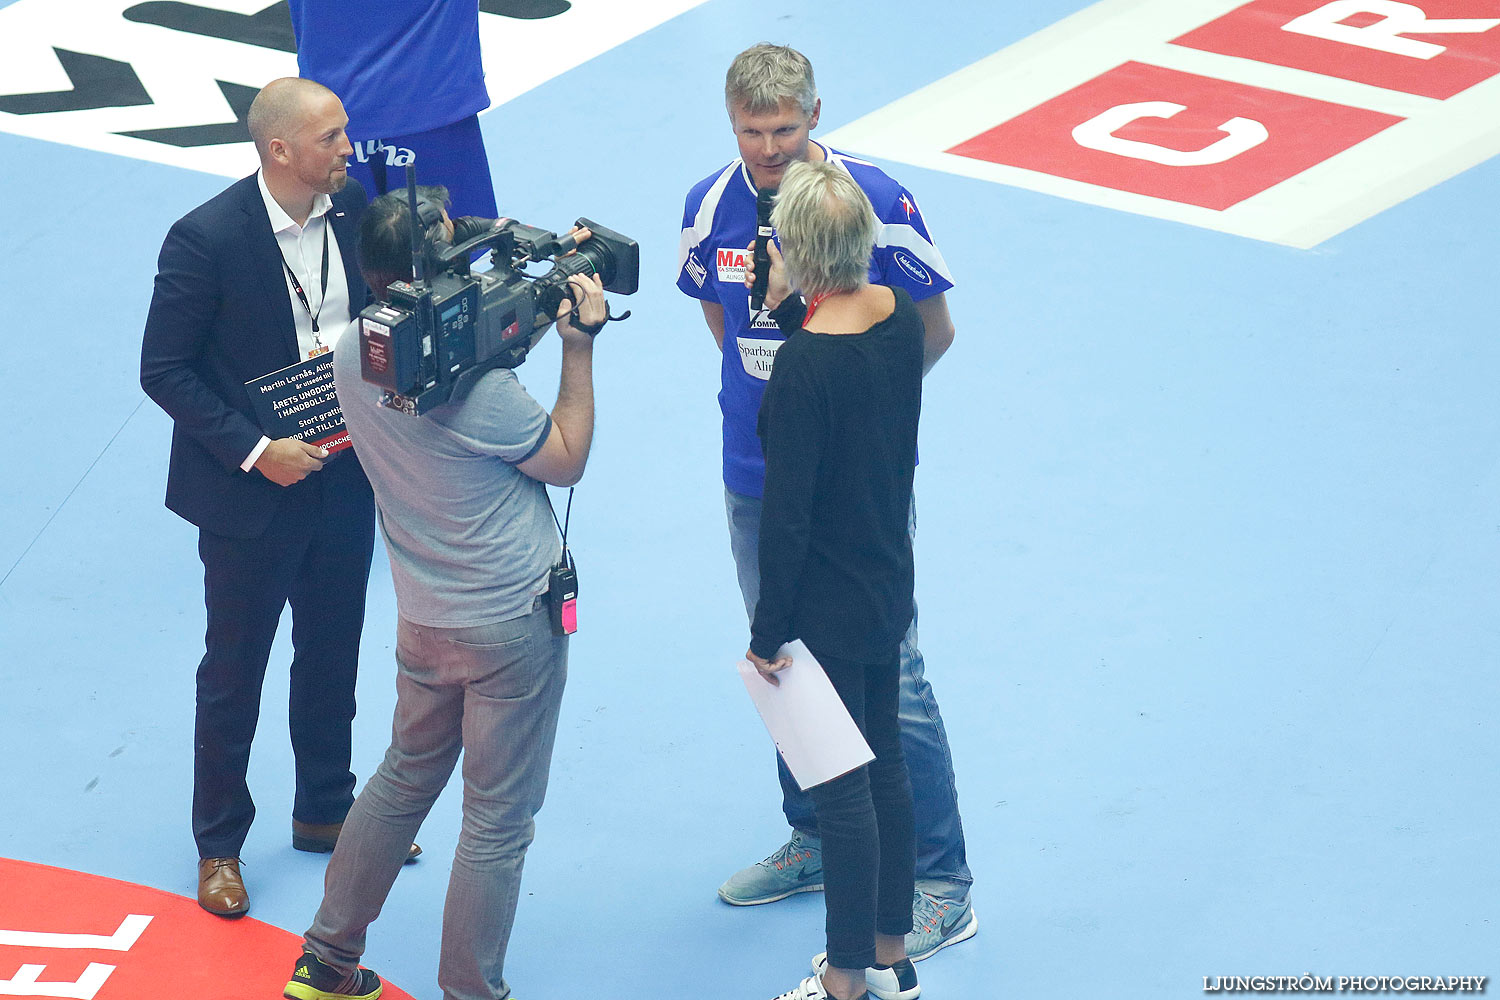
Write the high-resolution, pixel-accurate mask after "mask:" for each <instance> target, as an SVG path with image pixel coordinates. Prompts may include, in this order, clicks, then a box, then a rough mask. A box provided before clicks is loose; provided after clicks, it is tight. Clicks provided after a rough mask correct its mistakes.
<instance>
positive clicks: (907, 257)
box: [892, 250, 932, 285]
mask: <svg viewBox="0 0 1500 1000" xmlns="http://www.w3.org/2000/svg"><path fill="white" fill-rule="evenodd" d="M892 256H893V257H894V259H895V261H896V266H897V267H899V268H901V270H903V271H905V272H906V273H907V274H909V275H911V277H912V278H913V279H914V280H916V281H920V282H921V283H922V284H924V285H930V284H932V272H930V271H928V270H927V268H925V267H923V266H922V265H921V264H920V263H918V261H917V259H916V258H915V257H913V256H912V255H911V254H909V253H907V252H906V251H905V250H897V251H896V252H895V253H894V254H893V255H892Z"/></svg>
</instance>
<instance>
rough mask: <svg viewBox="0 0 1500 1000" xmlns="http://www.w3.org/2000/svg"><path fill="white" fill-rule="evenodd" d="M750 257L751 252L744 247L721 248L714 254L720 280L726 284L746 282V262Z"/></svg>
mask: <svg viewBox="0 0 1500 1000" xmlns="http://www.w3.org/2000/svg"><path fill="white" fill-rule="evenodd" d="M749 257H750V251H748V250H746V249H745V248H744V247H738V248H736V247H719V248H718V250H716V251H715V252H714V260H715V262H716V263H717V265H718V270H719V280H720V281H721V282H726V283H734V282H743V281H744V280H745V261H746V260H747V259H749Z"/></svg>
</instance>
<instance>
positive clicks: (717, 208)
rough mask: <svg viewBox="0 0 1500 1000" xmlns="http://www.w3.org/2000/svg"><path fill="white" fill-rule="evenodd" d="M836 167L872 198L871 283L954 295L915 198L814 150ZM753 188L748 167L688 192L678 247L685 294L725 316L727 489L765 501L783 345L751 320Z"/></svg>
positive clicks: (884, 178) (761, 318) (722, 396)
mask: <svg viewBox="0 0 1500 1000" xmlns="http://www.w3.org/2000/svg"><path fill="white" fill-rule="evenodd" d="M813 145H815V146H817V147H818V148H819V149H820V150H822V151H823V155H824V156H825V157H826V158H827V159H828V161H829V162H831V163H835V164H837V165H839V166H841V167H843V168H844V169H845V170H847V171H848V172H849V175H850V176H851V177H853V178H854V181H855V183H856V184H858V185H859V186H860V187H861V188H862V189H863V190H864V192H865V195H866V196H868V197H869V199H870V204H871V205H873V206H874V208H875V216H876V218H877V219H879V221H880V228H879V230H878V231H877V233H876V237H875V251H874V253H873V255H872V256H871V258H870V281H871V282H872V283H874V284H880V285H888V286H890V287H893V288H904V289H906V291H907V292H908V293H909V294H910V295H911V297H912V299H913V300H914V301H918V302H920V301H921V300H922V299H926V298H930V297H932V296H934V295H938V294H941V293H942V292H946V291H947V290H948V289H950V288H952V287H953V275H952V274H951V273H950V272H949V270H948V265H947V263H945V262H944V260H943V255H942V254H941V253H939V252H938V249H937V247H935V246H933V244H932V237H931V236H930V235H929V234H928V232H927V223H926V222H925V221H923V219H922V213H921V211H920V210H919V209H918V208H917V202H916V199H914V198H913V197H912V196H911V193H910V192H909V191H907V190H906V189H905V188H904V187H902V186H901V185H900V184H898V183H897V182H896V181H895V180H893V179H892V178H891V177H889V176H888V175H887V174H886V173H885V172H884V171H883V170H881V169H880V168H879V167H877V166H875V165H874V164H873V163H866V162H865V161H864V160H859V159H855V158H854V157H852V156H848V155H846V154H844V153H840V152H838V151H837V150H834V149H830V148H829V147H827V146H824V145H822V144H821V143H817V142H814V143H813ZM755 194H756V190H755V182H754V181H753V180H751V178H750V171H749V170H748V169H747V168H746V167H745V164H744V161H743V160H735V161H734V162H733V163H731V164H729V165H728V166H727V167H724V168H723V169H722V170H717V171H715V172H714V173H712V174H710V175H709V176H707V177H705V178H704V179H703V180H701V181H699V182H698V183H697V184H695V185H693V189H692V190H691V191H689V192H688V196H687V205H686V207H685V209H684V210H683V213H682V242H681V244H680V245H679V247H678V261H677V266H678V274H677V287H678V288H680V289H682V290H683V291H684V292H686V293H687V294H688V295H691V296H692V297H693V298H695V299H702V300H703V301H705V302H717V303H718V304H719V305H721V306H722V307H723V308H724V357H723V363H722V366H721V387H720V390H719V408H720V410H722V411H723V414H724V485H725V486H727V487H728V488H729V489H730V490H732V491H733V492H735V493H739V494H741V495H744V496H750V497H759V496H760V495H761V492H762V484H763V481H764V479H765V471H766V466H765V458H764V456H763V455H762V454H761V450H760V439H759V438H758V437H757V436H756V433H755V420H756V416H757V415H758V414H759V413H760V400H761V396H762V395H763V394H764V392H765V389H766V380H767V379H769V378H770V377H771V365H772V363H773V361H774V360H775V357H776V351H777V349H778V348H779V347H780V346H781V345H782V344H783V343H784V342H785V339H786V338H784V337H783V336H782V335H781V331H780V330H779V329H777V326H776V324H775V323H774V322H772V321H771V319H770V317H769V316H767V315H766V312H765V310H762V311H761V313H760V314H759V315H757V316H754V317H752V316H751V315H750V292H749V290H748V289H746V288H745V283H744V281H745V258H746V257H747V256H748V255H749V251H747V250H746V247H748V246H749V245H750V242H751V240H753V239H754V238H755Z"/></svg>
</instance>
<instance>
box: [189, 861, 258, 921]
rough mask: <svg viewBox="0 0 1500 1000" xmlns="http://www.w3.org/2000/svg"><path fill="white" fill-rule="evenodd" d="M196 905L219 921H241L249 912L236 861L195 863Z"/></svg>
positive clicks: (247, 897) (246, 893) (238, 864)
mask: <svg viewBox="0 0 1500 1000" xmlns="http://www.w3.org/2000/svg"><path fill="white" fill-rule="evenodd" d="M198 905H199V906H201V907H203V908H204V909H205V910H207V911H208V912H209V913H212V914H214V915H216V916H220V917H243V916H244V915H245V914H246V913H247V912H248V911H249V909H250V894H249V893H248V892H246V891H245V880H244V879H242V878H240V859H239V858H200V859H199V860H198Z"/></svg>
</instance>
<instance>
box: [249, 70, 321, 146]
mask: <svg viewBox="0 0 1500 1000" xmlns="http://www.w3.org/2000/svg"><path fill="white" fill-rule="evenodd" d="M329 98H332V99H333V100H335V101H337V100H338V97H337V96H335V94H334V93H333V91H331V90H329V89H328V88H327V87H325V86H323V85H322V84H321V83H316V82H314V81H312V80H303V79H301V78H299V77H295V76H284V77H282V78H281V79H279V80H272V81H271V82H270V83H268V84H266V85H265V86H264V87H262V88H261V90H260V93H259V94H256V95H255V100H254V101H252V102H251V104H250V114H249V115H248V116H247V117H246V124H247V125H248V126H249V127H250V138H251V139H253V140H255V151H256V152H257V153H259V154H260V158H261V160H262V161H264V160H266V159H267V158H268V157H269V155H270V148H271V140H272V139H281V140H282V141H283V142H285V141H288V140H290V139H291V138H292V137H293V136H294V135H295V134H296V133H297V131H298V130H299V129H301V128H303V127H304V126H305V125H306V124H307V119H308V117H309V111H310V110H312V109H313V108H314V107H315V106H316V105H318V104H321V103H324V102H327V101H328V99H329Z"/></svg>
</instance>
